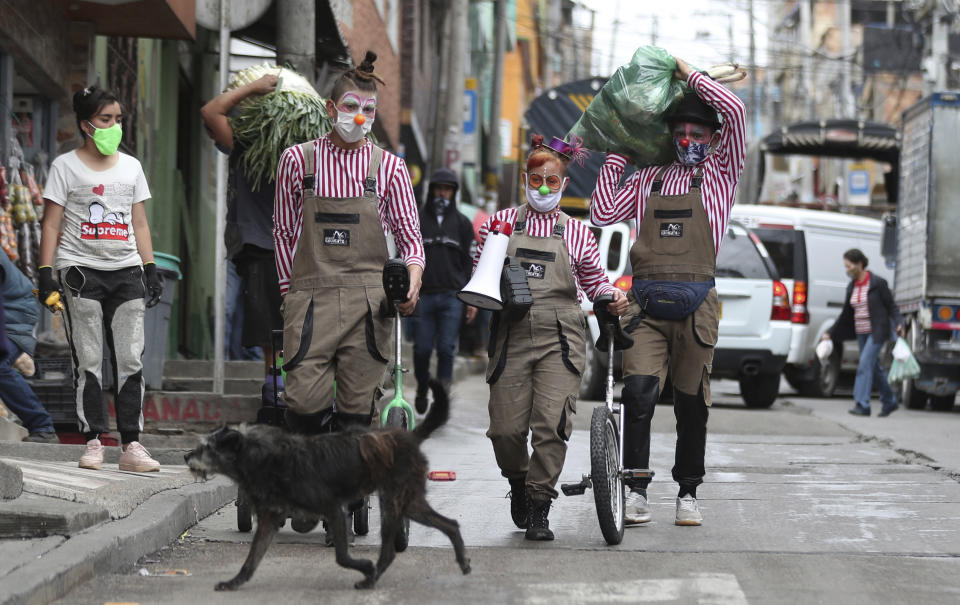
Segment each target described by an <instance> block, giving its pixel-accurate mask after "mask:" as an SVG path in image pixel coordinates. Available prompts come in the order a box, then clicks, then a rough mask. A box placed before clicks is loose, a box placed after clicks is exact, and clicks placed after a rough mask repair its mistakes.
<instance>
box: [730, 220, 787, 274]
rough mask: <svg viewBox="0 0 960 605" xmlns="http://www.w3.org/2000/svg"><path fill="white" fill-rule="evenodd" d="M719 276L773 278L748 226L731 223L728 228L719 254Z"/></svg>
mask: <svg viewBox="0 0 960 605" xmlns="http://www.w3.org/2000/svg"><path fill="white" fill-rule="evenodd" d="M717 277H736V278H741V279H772V277H773V276H772V275H771V274H770V269H769V268H768V267H767V264H766V262H765V261H764V259H763V256H761V254H760V251H759V250H758V249H757V246H756V244H754V243H753V240H752V239H750V233H749V232H748V231H747V230H746V228H744V227H742V226H740V225H731V226H730V227H729V228H728V229H727V236H726V237H725V238H724V239H723V244H722V245H721V246H720V254H718V255H717Z"/></svg>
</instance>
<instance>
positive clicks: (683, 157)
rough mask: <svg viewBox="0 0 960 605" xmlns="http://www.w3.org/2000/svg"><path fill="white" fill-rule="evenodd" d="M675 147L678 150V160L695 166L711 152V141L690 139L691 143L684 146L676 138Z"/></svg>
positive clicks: (685, 164) (686, 164)
mask: <svg viewBox="0 0 960 605" xmlns="http://www.w3.org/2000/svg"><path fill="white" fill-rule="evenodd" d="M673 148H674V149H675V150H676V152H677V161H678V162H680V163H681V164H683V165H684V166H695V165H696V164H699V163H700V162H702V161H704V160H705V159H707V155H709V153H710V143H694V142H693V141H690V144H689V145H687V146H686V147H684V146H683V145H681V144H680V141H678V140H676V139H674V140H673Z"/></svg>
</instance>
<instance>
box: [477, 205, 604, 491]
mask: <svg viewBox="0 0 960 605" xmlns="http://www.w3.org/2000/svg"><path fill="white" fill-rule="evenodd" d="M526 215H527V206H526V205H524V206H521V207H520V210H519V213H518V215H517V223H516V225H515V226H514V230H513V235H511V236H510V243H509V245H508V248H507V254H508V255H511V256H515V257H516V258H517V260H518V261H519V262H520V263H521V264H522V265H523V266H524V268H526V270H527V281H528V282H529V284H530V291H531V293H532V295H533V306H532V307H531V308H530V310H529V312H528V313H527V314H526V316H525V317H524V318H523V319H522V320H520V321H519V322H517V323H515V324H513V325H509V326H508V325H502V324H501V325H497V326H496V328H495V330H496V331H495V333H494V334H493V336H492V339H491V344H490V350H491V356H490V362H489V365H488V367H487V382H488V383H489V384H490V404H489V411H490V429H489V430H488V431H487V437H489V438H490V441H491V442H492V443H493V451H494V454H495V455H496V458H497V465H498V466H499V467H500V470H501V472H502V473H503V476H504V477H506V478H508V479H515V478H520V477H524V476H526V485H527V490H528V493H529V494H530V496H531V497H532V498H534V499H541V500H543V499H547V498H556V497H557V491H556V489H554V487H555V486H556V484H557V480H558V479H559V477H560V471H561V470H562V469H563V461H564V458H565V457H566V453H567V444H566V442H567V440H569V439H570V433H571V431H572V430H573V414H574V413H575V412H576V404H577V394H578V392H579V390H580V376H581V374H582V373H583V367H584V363H585V356H586V353H585V348H586V337H585V334H586V321H585V320H584V317H583V311H582V310H581V309H580V303H578V302H577V284H576V281H575V278H574V276H573V270H572V268H571V264H570V256H569V254H568V253H567V247H566V244H565V242H564V239H563V233H564V230H565V229H566V224H567V220H568V219H569V217H568V216H567V215H566V214H564V213H563V212H561V213H560V216H559V217H558V219H557V224H556V226H555V227H554V230H553V233H552V234H551V236H550V237H532V236H530V235H528V234H527V233H526V232H525V224H526ZM531 431H532V433H533V435H532V437H531V445H532V446H533V455H532V456H531V455H530V453H529V452H528V450H527V434H528V433H530V432H531Z"/></svg>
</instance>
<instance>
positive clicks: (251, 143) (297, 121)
mask: <svg viewBox="0 0 960 605" xmlns="http://www.w3.org/2000/svg"><path fill="white" fill-rule="evenodd" d="M266 74H274V75H276V76H278V78H279V80H278V82H277V87H276V89H275V90H274V91H273V92H272V93H269V94H265V95H254V96H250V97H247V98H246V99H244V100H243V101H242V102H241V103H240V105H239V106H238V108H237V109H238V111H237V113H236V115H235V116H233V117H232V118H230V125H231V127H232V128H233V135H234V138H235V139H236V141H237V144H238V145H239V147H240V149H242V152H241V156H240V159H241V161H242V162H243V167H244V171H245V172H246V175H247V179H248V180H249V182H250V185H251V187H253V189H254V190H255V191H258V190H259V189H260V188H261V187H264V186H268V187H271V186H273V183H274V182H275V181H276V179H277V162H278V160H279V159H280V154H281V153H283V150H284V149H286V148H288V147H292V146H294V145H298V144H300V143H305V142H307V141H312V140H313V139H316V138H317V137H320V136H323V135H325V134H327V133H328V132H330V129H331V128H332V126H333V121H332V120H331V119H330V117H329V116H328V115H327V109H326V99H324V98H322V97H321V96H320V94H319V93H318V92H317V91H316V90H314V88H313V86H312V85H311V84H310V82H309V81H307V79H306V78H304V77H303V76H301V75H300V74H298V73H297V72H295V71H293V70H291V69H288V68H286V67H278V66H276V65H268V64H266V63H265V64H263V65H255V66H253V67H248V68H246V69H244V70H242V71H240V72H239V73H237V75H236V76H235V77H234V78H233V80H231V82H230V85H229V86H228V87H227V89H228V90H230V89H233V88H238V87H240V86H243V85H245V84H248V83H250V82H253V81H255V80H257V79H259V78H260V77H262V76H264V75H266Z"/></svg>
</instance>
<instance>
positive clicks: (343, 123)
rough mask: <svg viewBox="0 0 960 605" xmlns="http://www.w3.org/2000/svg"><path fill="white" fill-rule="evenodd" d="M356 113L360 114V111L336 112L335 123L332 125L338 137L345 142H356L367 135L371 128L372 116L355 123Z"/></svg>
mask: <svg viewBox="0 0 960 605" xmlns="http://www.w3.org/2000/svg"><path fill="white" fill-rule="evenodd" d="M358 115H361V114H360V112H353V113H347V112H345V111H338V112H337V123H336V124H334V125H333V128H334V129H335V130H336V131H337V134H339V135H340V138H342V139H343V140H344V141H346V142H347V143H356V142H357V141H359V140H360V139H362V138H363V137H365V136H367V133H369V132H370V129H371V128H373V118H367V119H366V121H365V122H364V123H363V124H357V123H356V121H355V119H356V117H357V116H358Z"/></svg>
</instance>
